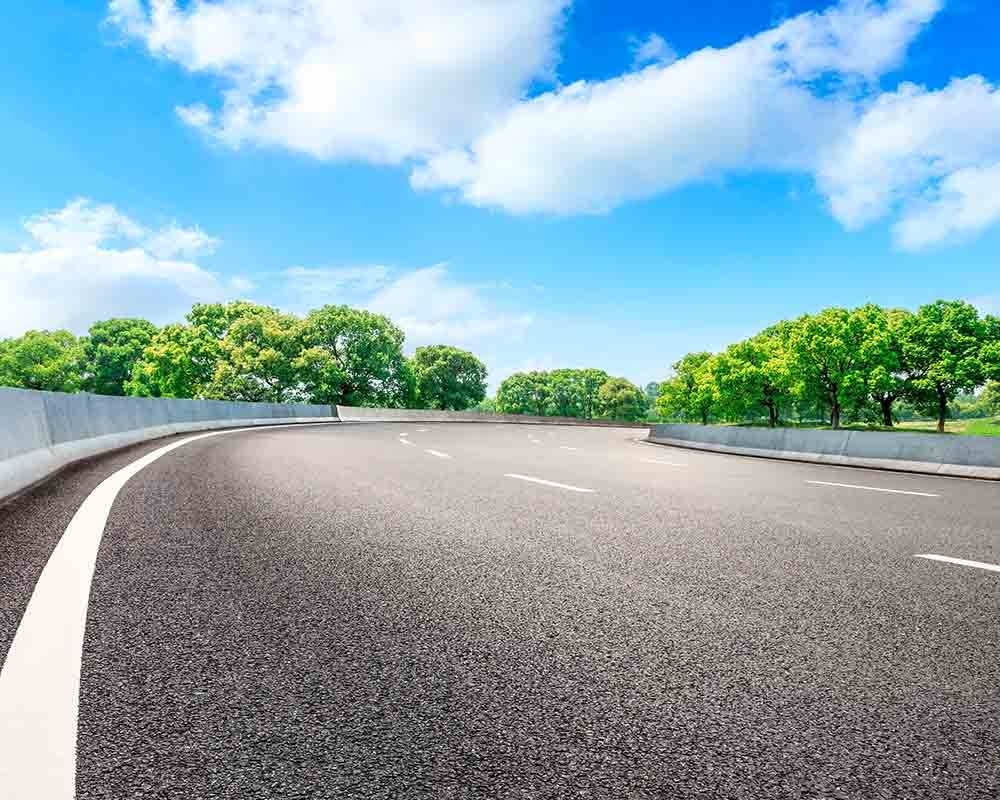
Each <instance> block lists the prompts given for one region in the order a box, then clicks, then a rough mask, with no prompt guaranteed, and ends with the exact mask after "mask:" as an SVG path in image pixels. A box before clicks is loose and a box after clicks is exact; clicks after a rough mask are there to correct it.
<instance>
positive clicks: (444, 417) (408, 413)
mask: <svg viewBox="0 0 1000 800" xmlns="http://www.w3.org/2000/svg"><path fill="white" fill-rule="evenodd" d="M337 416H338V417H339V418H340V420H341V421H342V422H493V423H512V424H519V425H578V426H587V427H600V428H643V429H648V428H649V425H643V424H638V423H629V422H614V421H611V420H606V419H578V418H577V417H534V416H529V415H526V414H486V413H483V412H481V411H434V410H427V409H407V408H358V407H355V406H337Z"/></svg>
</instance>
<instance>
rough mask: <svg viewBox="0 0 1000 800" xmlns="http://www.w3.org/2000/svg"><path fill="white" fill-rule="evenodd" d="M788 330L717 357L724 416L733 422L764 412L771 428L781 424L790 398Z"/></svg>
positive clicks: (768, 333)
mask: <svg viewBox="0 0 1000 800" xmlns="http://www.w3.org/2000/svg"><path fill="white" fill-rule="evenodd" d="M787 334H788V331H787V326H774V327H772V328H768V329H767V330H766V331H764V332H763V333H759V334H757V335H756V336H754V337H752V338H750V339H747V340H746V341H743V342H738V343H736V344H734V345H731V346H730V347H728V348H727V349H726V351H725V352H724V353H722V354H720V355H719V356H717V357H716V361H715V376H716V382H717V386H718V403H719V410H720V412H721V413H722V414H723V415H725V416H726V417H729V418H730V419H742V418H743V417H745V416H747V415H748V414H752V415H754V416H756V415H757V414H759V413H760V411H761V410H762V409H763V410H764V411H765V412H766V413H767V421H768V425H769V426H770V427H772V428H773V427H774V426H775V425H777V424H778V420H779V415H780V411H781V406H782V403H783V402H785V401H786V400H787V399H789V397H790V393H791V387H792V378H791V368H790V364H789V356H788V349H787V346H786V342H787V338H788V336H787Z"/></svg>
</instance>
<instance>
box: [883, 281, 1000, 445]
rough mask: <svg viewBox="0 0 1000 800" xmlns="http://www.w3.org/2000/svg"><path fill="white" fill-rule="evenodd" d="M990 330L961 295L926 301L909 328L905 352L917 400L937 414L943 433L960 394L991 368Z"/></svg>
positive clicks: (980, 382) (923, 406)
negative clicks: (987, 347)
mask: <svg viewBox="0 0 1000 800" xmlns="http://www.w3.org/2000/svg"><path fill="white" fill-rule="evenodd" d="M988 333H989V329H988V325H984V323H983V321H982V320H980V319H979V313H978V312H977V311H976V309H975V307H974V306H972V305H970V304H969V303H966V302H964V301H962V300H951V301H949V300H938V301H937V302H934V303H929V304H928V305H924V306H921V307H920V308H919V309H918V310H917V313H916V314H915V315H914V316H913V317H912V318H911V319H910V321H909V322H908V324H907V325H906V327H905V330H904V333H903V354H904V358H905V359H906V362H907V365H908V367H909V369H910V387H911V394H912V399H913V401H914V403H915V404H916V405H917V406H918V408H920V409H921V410H925V411H927V412H929V413H931V414H933V415H935V416H936V417H937V428H938V431H939V432H942V433H943V432H944V423H945V420H946V419H947V418H948V416H949V405H950V404H951V402H952V400H954V399H955V397H956V396H957V395H958V393H959V392H962V391H972V390H973V389H975V388H976V387H977V386H980V385H981V384H982V383H983V382H984V380H985V379H986V378H987V376H988V375H989V373H990V372H991V369H992V367H991V364H990V362H989V351H987V350H986V347H984V345H988V342H987V335H988ZM984 356H985V357H984Z"/></svg>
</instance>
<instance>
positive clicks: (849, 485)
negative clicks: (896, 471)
mask: <svg viewBox="0 0 1000 800" xmlns="http://www.w3.org/2000/svg"><path fill="white" fill-rule="evenodd" d="M806 483H811V484H812V485H813V486H839V487H840V488H841V489H863V490H864V491H866V492H885V493H886V494H909V495H913V496H914V497H940V496H941V495H939V494H931V493H930V492H907V491H904V490H903V489H882V488H881V487H879V486H858V485H856V484H853V483H833V482H832V481H806Z"/></svg>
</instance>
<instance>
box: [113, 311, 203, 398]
mask: <svg viewBox="0 0 1000 800" xmlns="http://www.w3.org/2000/svg"><path fill="white" fill-rule="evenodd" d="M219 355H220V348H219V341H218V340H217V339H215V338H214V337H213V336H212V335H211V334H210V333H209V332H208V331H207V330H205V329H203V328H199V327H196V326H194V325H167V326H165V327H163V328H161V329H160V330H159V331H157V332H156V334H155V335H154V336H153V338H152V340H151V341H150V343H149V344H148V345H147V346H146V348H145V349H144V350H143V351H142V357H141V358H140V359H139V361H138V362H136V364H135V366H134V367H133V369H132V374H131V377H130V378H129V380H128V381H126V382H125V387H124V388H125V392H126V393H127V394H130V395H138V396H140V397H181V398H185V397H186V398H199V397H204V393H205V391H206V389H207V387H208V385H209V384H210V383H211V381H212V376H213V374H214V373H215V368H216V366H217V364H218V361H219Z"/></svg>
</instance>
